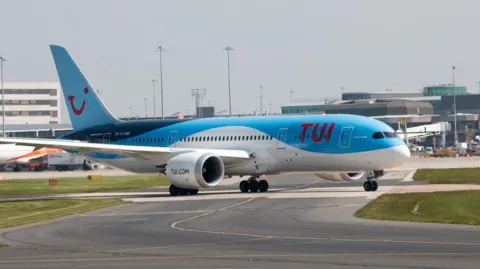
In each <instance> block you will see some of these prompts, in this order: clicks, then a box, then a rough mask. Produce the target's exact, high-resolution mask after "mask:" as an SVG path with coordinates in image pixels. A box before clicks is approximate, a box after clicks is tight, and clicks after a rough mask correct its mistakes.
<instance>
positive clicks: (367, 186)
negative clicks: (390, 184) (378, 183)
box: [363, 181, 373, 191]
mask: <svg viewBox="0 0 480 269" xmlns="http://www.w3.org/2000/svg"><path fill="white" fill-rule="evenodd" d="M372 187H373V186H372V182H370V181H365V183H363V188H364V189H365V191H371V190H372Z"/></svg>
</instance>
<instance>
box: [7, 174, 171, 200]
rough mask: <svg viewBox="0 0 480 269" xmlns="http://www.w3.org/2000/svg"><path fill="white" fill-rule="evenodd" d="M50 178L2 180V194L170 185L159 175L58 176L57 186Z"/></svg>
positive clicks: (105, 190) (81, 191)
mask: <svg viewBox="0 0 480 269" xmlns="http://www.w3.org/2000/svg"><path fill="white" fill-rule="evenodd" d="M48 180H49V179H22V180H3V181H0V196H7V195H32V194H62V193H83V192H108V191H120V190H132V189H141V188H147V187H155V186H164V185H168V184H169V183H168V180H167V178H166V177H164V176H159V175H151V174H150V175H148V174H147V175H134V176H108V177H102V178H101V179H100V180H88V179H87V177H79V178H58V179H57V186H53V187H50V186H49V185H48Z"/></svg>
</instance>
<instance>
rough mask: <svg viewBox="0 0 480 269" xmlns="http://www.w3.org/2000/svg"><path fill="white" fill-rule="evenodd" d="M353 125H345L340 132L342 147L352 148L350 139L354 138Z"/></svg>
mask: <svg viewBox="0 0 480 269" xmlns="http://www.w3.org/2000/svg"><path fill="white" fill-rule="evenodd" d="M352 133H353V127H351V126H348V127H343V128H342V131H341V132H340V141H339V142H338V143H339V145H340V147H341V148H350V140H351V139H352Z"/></svg>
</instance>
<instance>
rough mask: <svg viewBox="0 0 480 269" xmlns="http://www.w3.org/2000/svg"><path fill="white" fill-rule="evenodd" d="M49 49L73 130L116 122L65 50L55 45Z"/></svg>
mask: <svg viewBox="0 0 480 269" xmlns="http://www.w3.org/2000/svg"><path fill="white" fill-rule="evenodd" d="M50 49H51V51H52V55H53V60H54V61H55V66H56V68H57V73H58V78H59V79H60V85H61V86H62V90H63V96H64V97H65V102H66V103H67V108H68V113H69V114H70V121H71V122H72V126H73V129H74V130H80V129H85V128H88V127H93V126H98V125H104V124H109V123H114V122H117V121H118V119H116V118H115V117H114V116H112V114H111V113H110V112H109V111H108V110H107V108H106V107H105V105H104V104H103V103H102V101H101V100H100V98H99V97H98V95H97V93H96V92H95V90H94V89H93V88H92V86H91V85H90V83H88V81H87V79H86V78H85V77H84V76H83V74H82V72H81V71H80V69H79V68H78V66H77V65H76V64H75V61H73V59H72V57H71V56H70V55H69V54H68V52H67V50H66V49H65V48H63V47H60V46H55V45H51V46H50Z"/></svg>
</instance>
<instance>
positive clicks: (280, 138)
mask: <svg viewBox="0 0 480 269" xmlns="http://www.w3.org/2000/svg"><path fill="white" fill-rule="evenodd" d="M287 132H288V128H280V130H278V134H277V149H285V148H286V147H287V144H286V142H287Z"/></svg>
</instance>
